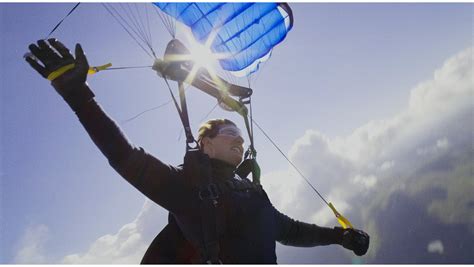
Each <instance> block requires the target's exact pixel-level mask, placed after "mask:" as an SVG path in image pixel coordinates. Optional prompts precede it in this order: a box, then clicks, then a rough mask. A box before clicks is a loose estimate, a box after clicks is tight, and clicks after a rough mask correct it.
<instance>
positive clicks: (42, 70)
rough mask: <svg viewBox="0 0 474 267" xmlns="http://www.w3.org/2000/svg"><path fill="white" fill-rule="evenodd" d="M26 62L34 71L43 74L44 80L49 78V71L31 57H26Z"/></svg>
mask: <svg viewBox="0 0 474 267" xmlns="http://www.w3.org/2000/svg"><path fill="white" fill-rule="evenodd" d="M25 60H26V62H28V63H29V64H30V66H31V67H32V68H33V69H35V70H36V71H37V72H38V73H39V74H41V76H43V77H44V78H47V77H48V75H49V71H48V70H46V69H45V68H44V67H43V66H41V65H40V64H39V63H38V62H37V61H36V60H34V59H33V58H31V57H29V56H27V57H25Z"/></svg>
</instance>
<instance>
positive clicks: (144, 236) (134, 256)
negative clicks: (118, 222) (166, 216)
mask: <svg viewBox="0 0 474 267" xmlns="http://www.w3.org/2000/svg"><path fill="white" fill-rule="evenodd" d="M162 213H163V212H162V211H160V210H159V208H158V206H157V205H155V204H154V203H152V202H151V201H149V200H146V201H145V203H144V205H143V207H142V209H141V211H140V213H139V214H138V216H137V218H136V219H135V220H134V221H133V222H131V223H128V224H126V225H124V226H123V227H121V228H120V230H119V231H118V232H117V233H115V234H107V235H104V236H102V237H99V238H98V239H97V240H95V241H94V242H93V243H92V244H91V245H90V246H89V249H88V250H87V251H86V252H83V253H76V254H71V255H67V256H65V257H64V259H63V260H62V263H63V264H137V263H139V262H140V261H141V259H142V257H143V255H144V254H145V251H146V249H147V248H148V245H149V244H150V243H151V240H152V239H153V238H154V237H155V236H156V235H157V234H158V232H159V231H160V229H161V227H162V226H161V227H160V225H159V223H158V222H162V221H163V218H162V217H163V214H162Z"/></svg>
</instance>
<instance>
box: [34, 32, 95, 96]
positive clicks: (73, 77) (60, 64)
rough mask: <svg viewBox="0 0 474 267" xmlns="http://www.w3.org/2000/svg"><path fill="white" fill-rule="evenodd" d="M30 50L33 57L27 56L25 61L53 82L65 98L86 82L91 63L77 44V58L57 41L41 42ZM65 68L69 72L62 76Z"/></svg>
mask: <svg viewBox="0 0 474 267" xmlns="http://www.w3.org/2000/svg"><path fill="white" fill-rule="evenodd" d="M28 48H29V49H30V51H31V55H33V56H31V55H27V56H25V60H26V61H27V62H28V63H29V64H30V65H31V67H33V68H34V69H35V70H36V71H37V72H38V73H39V74H41V76H43V77H44V78H47V79H50V80H52V81H51V84H52V85H53V86H54V88H55V89H56V90H57V91H58V93H59V94H60V95H62V96H63V97H65V96H66V95H68V93H69V92H68V91H70V90H74V89H75V88H77V87H81V86H82V85H84V83H85V82H86V79H87V71H88V70H89V63H88V62H87V58H86V56H85V55H84V51H83V50H82V47H81V45H80V44H76V51H75V56H76V57H75V58H74V56H73V55H72V54H71V52H70V51H69V49H68V48H67V47H66V46H64V45H63V44H62V43H61V42H59V41H58V40H56V39H48V41H45V40H39V41H38V42H37V44H30V45H29V47H28ZM40 63H41V64H42V65H41V64H40ZM65 68H66V69H69V70H67V71H65V72H64V73H62V74H60V73H61V72H62V71H61V70H65ZM57 74H59V76H57ZM54 76H57V77H54Z"/></svg>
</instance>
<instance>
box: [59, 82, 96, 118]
mask: <svg viewBox="0 0 474 267" xmlns="http://www.w3.org/2000/svg"><path fill="white" fill-rule="evenodd" d="M61 96H62V97H63V99H64V101H66V103H68V105H69V106H70V107H71V109H72V110H73V111H74V112H76V113H77V112H78V111H79V110H80V109H81V108H82V107H83V106H84V105H85V104H87V103H88V102H90V101H91V100H92V99H94V97H95V95H94V93H93V92H92V90H91V89H90V88H89V86H88V85H87V83H83V84H81V85H79V86H77V87H73V88H69V89H68V90H67V94H61Z"/></svg>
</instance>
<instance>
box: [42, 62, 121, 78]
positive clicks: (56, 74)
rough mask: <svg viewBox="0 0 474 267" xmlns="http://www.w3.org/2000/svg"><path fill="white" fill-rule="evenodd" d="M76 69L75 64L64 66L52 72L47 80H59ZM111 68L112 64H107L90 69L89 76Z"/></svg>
mask: <svg viewBox="0 0 474 267" xmlns="http://www.w3.org/2000/svg"><path fill="white" fill-rule="evenodd" d="M74 67H75V65H74V63H72V64H69V65H66V66H62V67H61V68H59V69H57V70H55V71H53V72H51V73H50V74H49V75H48V77H47V79H48V80H50V81H53V80H54V79H57V78H58V77H59V76H61V75H63V74H64V73H66V72H67V71H69V70H71V69H73V68H74ZM110 67H112V63H107V64H105V65H102V66H97V67H90V68H89V70H88V71H87V74H89V75H92V74H96V73H97V72H99V71H101V70H105V69H108V68H110Z"/></svg>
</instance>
